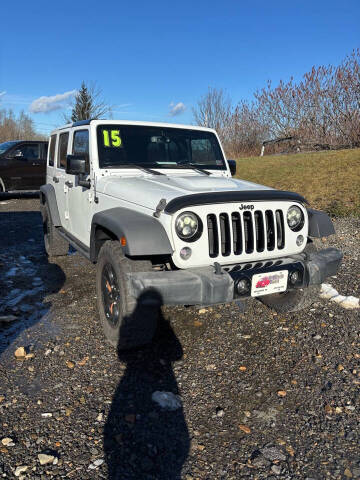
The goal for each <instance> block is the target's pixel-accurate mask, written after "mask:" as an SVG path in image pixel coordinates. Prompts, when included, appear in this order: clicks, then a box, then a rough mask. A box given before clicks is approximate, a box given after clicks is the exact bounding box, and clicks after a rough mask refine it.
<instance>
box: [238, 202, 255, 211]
mask: <svg viewBox="0 0 360 480" xmlns="http://www.w3.org/2000/svg"><path fill="white" fill-rule="evenodd" d="M254 208H255V207H254V205H245V204H244V203H242V204H241V205H240V207H239V210H254Z"/></svg>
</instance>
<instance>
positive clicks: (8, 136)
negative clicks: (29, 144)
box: [0, 109, 45, 143]
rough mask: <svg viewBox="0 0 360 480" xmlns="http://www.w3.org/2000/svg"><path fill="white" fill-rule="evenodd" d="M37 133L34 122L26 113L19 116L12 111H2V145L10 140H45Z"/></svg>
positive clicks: (0, 114)
mask: <svg viewBox="0 0 360 480" xmlns="http://www.w3.org/2000/svg"><path fill="white" fill-rule="evenodd" d="M43 139H45V136H44V135H41V134H39V133H37V132H36V129H35V126H34V122H33V120H32V119H31V118H30V117H29V115H27V114H26V113H25V112H20V113H19V115H18V116H16V115H15V114H14V112H13V111H12V110H6V109H1V110H0V143H2V142H6V141H8V140H43Z"/></svg>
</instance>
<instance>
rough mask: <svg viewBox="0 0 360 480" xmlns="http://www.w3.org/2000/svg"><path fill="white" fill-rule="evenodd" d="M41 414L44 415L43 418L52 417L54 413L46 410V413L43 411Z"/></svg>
mask: <svg viewBox="0 0 360 480" xmlns="http://www.w3.org/2000/svg"><path fill="white" fill-rule="evenodd" d="M41 416H42V417H43V418H50V417H52V416H53V415H52V413H49V412H46V413H42V414H41Z"/></svg>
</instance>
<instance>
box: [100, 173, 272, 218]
mask: <svg viewBox="0 0 360 480" xmlns="http://www.w3.org/2000/svg"><path fill="white" fill-rule="evenodd" d="M96 189H97V191H98V192H99V193H103V194H105V195H110V196H112V197H116V198H119V199H122V200H124V201H126V202H131V203H135V204H137V205H141V206H143V207H146V208H150V209H152V210H155V208H156V206H157V204H158V203H159V201H160V200H161V199H162V198H165V199H166V201H167V202H169V201H170V200H172V199H174V198H176V197H181V196H183V195H190V194H193V193H204V192H228V191H234V190H238V191H242V190H273V189H272V188H270V187H265V186H263V185H258V184H256V183H252V182H247V181H246V180H237V179H233V178H228V177H216V176H205V175H198V174H195V175H194V174H189V175H172V176H170V175H166V176H165V175H158V176H157V175H156V176H155V175H154V176H123V175H116V174H112V175H110V176H106V177H100V178H99V179H98V181H97V185H96Z"/></svg>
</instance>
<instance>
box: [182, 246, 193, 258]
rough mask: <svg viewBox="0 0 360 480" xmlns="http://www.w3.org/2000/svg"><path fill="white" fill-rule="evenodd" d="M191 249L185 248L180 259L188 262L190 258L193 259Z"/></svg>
mask: <svg viewBox="0 0 360 480" xmlns="http://www.w3.org/2000/svg"><path fill="white" fill-rule="evenodd" d="M191 253H192V251H191V248H190V247H184V248H182V249H181V250H180V257H181V258H182V259H183V260H187V259H188V258H190V257H191Z"/></svg>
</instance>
